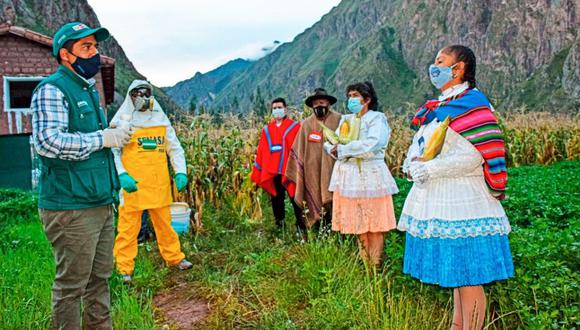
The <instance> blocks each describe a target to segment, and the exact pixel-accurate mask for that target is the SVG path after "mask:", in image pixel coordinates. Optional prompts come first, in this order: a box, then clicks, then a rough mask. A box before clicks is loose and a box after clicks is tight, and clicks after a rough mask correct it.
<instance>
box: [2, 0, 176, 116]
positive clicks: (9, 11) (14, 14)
mask: <svg viewBox="0 0 580 330" xmlns="http://www.w3.org/2000/svg"><path fill="white" fill-rule="evenodd" d="M7 21H10V22H11V24H13V25H18V26H22V27H25V28H28V29H31V30H34V31H36V32H40V33H43V34H45V35H48V36H52V35H53V34H54V32H55V31H56V30H57V29H58V28H59V27H60V26H62V25H63V24H64V23H67V22H72V21H80V22H83V23H86V24H87V25H89V26H90V27H97V26H101V24H100V23H99V19H98V18H97V15H96V14H95V12H94V11H93V9H92V7H91V6H90V5H89V4H88V2H87V0H59V1H51V0H35V1H25V0H0V24H1V23H5V22H7ZM99 48H100V51H101V53H102V54H104V55H107V56H109V57H112V58H114V59H115V60H116V64H115V103H114V104H113V105H112V106H111V107H110V108H111V109H112V110H116V109H117V108H118V106H119V105H120V103H121V102H122V101H123V100H124V99H125V95H126V93H127V88H129V84H130V83H131V82H132V81H133V79H145V77H144V76H143V75H141V74H140V73H139V72H138V71H137V70H136V69H135V67H134V66H133V64H132V63H131V61H130V60H129V59H128V58H127V55H125V52H124V51H123V48H121V46H120V45H119V43H118V42H117V40H115V38H114V37H113V38H110V39H109V40H107V41H105V42H103V43H101V46H100V47H99ZM153 93H154V95H155V96H156V98H157V100H158V101H159V102H160V104H161V105H162V106H163V109H164V110H165V111H166V112H168V113H176V112H177V111H181V109H180V108H179V106H178V105H177V104H176V103H175V102H173V100H172V99H171V98H170V97H168V96H167V95H166V94H165V92H163V91H162V90H161V89H159V88H157V87H154V92H153Z"/></svg>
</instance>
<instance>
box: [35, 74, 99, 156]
mask: <svg viewBox="0 0 580 330" xmlns="http://www.w3.org/2000/svg"><path fill="white" fill-rule="evenodd" d="M30 107H31V110H32V134H33V140H34V147H35V149H36V152H38V154H39V155H41V156H44V157H48V158H59V159H64V160H77V161H78V160H85V159H87V158H89V156H90V154H91V153H93V152H95V151H97V150H100V149H102V148H103V135H102V133H101V131H95V132H91V133H81V132H74V133H69V132H68V102H67V101H66V98H65V96H64V94H63V93H62V92H61V91H60V90H59V89H58V88H57V87H55V86H53V85H50V84H44V85H43V86H41V87H40V88H39V89H38V90H37V91H36V93H34V95H33V96H32V102H31V106H30Z"/></svg>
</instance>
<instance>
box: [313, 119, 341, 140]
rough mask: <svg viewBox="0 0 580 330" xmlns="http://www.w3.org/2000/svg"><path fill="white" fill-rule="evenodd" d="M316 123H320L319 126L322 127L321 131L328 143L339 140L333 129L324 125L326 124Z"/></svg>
mask: <svg viewBox="0 0 580 330" xmlns="http://www.w3.org/2000/svg"><path fill="white" fill-rule="evenodd" d="M318 124H319V125H320V127H322V133H323V134H324V137H325V138H326V140H328V142H330V144H338V142H339V139H338V135H336V133H335V132H334V131H333V130H331V129H330V128H328V127H326V125H324V124H323V123H318Z"/></svg>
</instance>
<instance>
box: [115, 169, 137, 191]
mask: <svg viewBox="0 0 580 330" xmlns="http://www.w3.org/2000/svg"><path fill="white" fill-rule="evenodd" d="M119 181H121V187H122V188H123V190H125V191H126V192H128V193H132V192H135V191H137V181H136V180H135V179H133V177H132V176H130V175H129V174H128V173H127V172H125V173H123V174H121V175H119Z"/></svg>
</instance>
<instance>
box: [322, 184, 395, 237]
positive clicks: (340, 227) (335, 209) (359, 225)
mask: <svg viewBox="0 0 580 330" xmlns="http://www.w3.org/2000/svg"><path fill="white" fill-rule="evenodd" d="M396 227H397V224H396V218H395V211H394V208H393V198H392V197H391V195H385V196H381V197H356V198H355V197H344V196H342V195H341V194H340V192H338V191H335V192H334V194H333V197H332V230H334V231H339V232H341V233H343V234H365V233H368V232H371V233H379V232H387V231H389V230H393V229H395V228H396Z"/></svg>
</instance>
